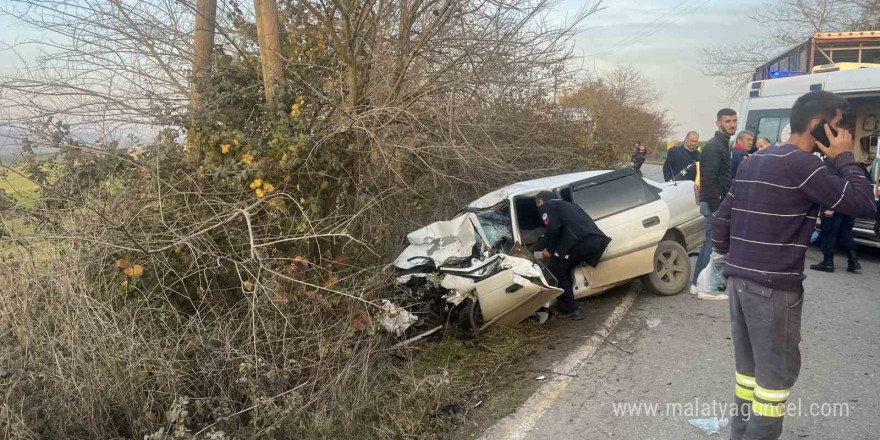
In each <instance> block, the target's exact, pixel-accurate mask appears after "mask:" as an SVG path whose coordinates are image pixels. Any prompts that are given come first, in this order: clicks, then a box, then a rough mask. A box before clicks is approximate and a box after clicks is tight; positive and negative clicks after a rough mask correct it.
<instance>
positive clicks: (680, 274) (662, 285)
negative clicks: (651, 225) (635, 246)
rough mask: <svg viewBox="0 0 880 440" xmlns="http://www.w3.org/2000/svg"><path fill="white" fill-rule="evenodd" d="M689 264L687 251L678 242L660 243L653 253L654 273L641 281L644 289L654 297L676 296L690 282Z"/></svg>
mask: <svg viewBox="0 0 880 440" xmlns="http://www.w3.org/2000/svg"><path fill="white" fill-rule="evenodd" d="M690 274H691V263H690V260H688V254H687V251H686V250H685V249H684V247H682V246H681V245H680V244H679V243H678V242H675V241H671V240H666V241H661V242H660V245H659V246H657V251H656V252H654V272H651V273H649V274H648V275H645V276H644V277H643V278H642V280H643V281H644V284H645V287H647V288H648V290H649V291H650V292H652V293H654V294H655V295H662V296H671V295H677V294H678V293H680V292H681V291H682V290H684V289H685V287H687V285H688V281H689V280H690Z"/></svg>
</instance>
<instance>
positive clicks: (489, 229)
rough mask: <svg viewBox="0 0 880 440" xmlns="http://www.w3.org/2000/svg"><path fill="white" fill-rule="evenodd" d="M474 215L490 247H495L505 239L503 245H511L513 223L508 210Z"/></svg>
mask: <svg viewBox="0 0 880 440" xmlns="http://www.w3.org/2000/svg"><path fill="white" fill-rule="evenodd" d="M476 215H477V219H478V220H479V221H480V226H482V227H483V232H485V233H486V239H488V240H489V245H490V246H495V245H496V244H498V243H499V242H501V241H502V240H504V239H506V240H505V243H508V244H509V243H513V223H512V222H511V220H510V210H509V209H504V210H501V211H483V212H478V213H476ZM504 247H506V246H504Z"/></svg>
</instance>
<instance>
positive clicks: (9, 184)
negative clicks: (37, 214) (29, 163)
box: [0, 171, 40, 208]
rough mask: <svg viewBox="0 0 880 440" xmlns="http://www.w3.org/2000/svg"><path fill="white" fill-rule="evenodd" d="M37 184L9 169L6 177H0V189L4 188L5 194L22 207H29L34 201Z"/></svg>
mask: <svg viewBox="0 0 880 440" xmlns="http://www.w3.org/2000/svg"><path fill="white" fill-rule="evenodd" d="M39 188H40V187H39V185H37V184H36V183H34V182H33V181H31V180H30V179H28V178H26V177H24V176H22V175H21V174H19V173H15V172H13V171H9V172H7V173H6V177H4V178H0V189H4V190H6V194H7V195H8V196H11V197H12V198H13V199H15V201H16V202H17V203H18V205H19V206H20V207H22V208H31V207H33V206H34V202H36V200H37V197H38V194H37V190H38V189H39Z"/></svg>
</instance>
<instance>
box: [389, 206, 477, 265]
mask: <svg viewBox="0 0 880 440" xmlns="http://www.w3.org/2000/svg"><path fill="white" fill-rule="evenodd" d="M406 239H407V241H408V242H409V246H407V248H406V249H405V250H404V251H403V252H402V253H401V254H400V255H399V256H398V257H397V260H395V261H394V265H395V266H397V268H399V269H403V270H407V269H412V268H413V267H416V266H424V265H426V264H431V265H433V266H434V268H438V267H440V266H443V265H444V264H446V263H447V262H449V261H451V260H454V259H466V258H468V257H470V256H471V255H472V253H473V249H474V245H475V244H476V243H477V236H476V232H475V230H474V225H473V223H471V220H470V218H468V216H467V215H461V216H458V217H456V218H454V219H452V220H447V221H442V222H436V223H431V224H430V225H428V226H425V227H424V228H422V229H419V230H416V231H413V232H410V233H409V234H408V235H407V236H406Z"/></svg>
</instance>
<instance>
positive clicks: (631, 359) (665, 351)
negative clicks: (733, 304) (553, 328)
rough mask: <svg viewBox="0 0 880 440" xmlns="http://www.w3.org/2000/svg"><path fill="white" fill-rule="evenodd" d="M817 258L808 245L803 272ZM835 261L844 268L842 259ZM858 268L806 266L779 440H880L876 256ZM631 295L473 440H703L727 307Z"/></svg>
mask: <svg viewBox="0 0 880 440" xmlns="http://www.w3.org/2000/svg"><path fill="white" fill-rule="evenodd" d="M645 168H646V169H645V170H644V171H645V176H646V177H649V178H650V177H652V176H656V175H658V174H659V167H656V166H646V167H645ZM820 256H821V254H820V253H819V252H818V250H817V249H810V251H809V254H808V258H807V264H808V265H809V264H812V263H815V262H818V261H819V260H820ZM837 264H838V265H839V266H844V267H845V259H844V257H843V256H842V255H838V258H837ZM862 265H863V267H864V271H863V273H862V274H860V275H853V274H849V273H846V272H845V271H838V273H836V274H824V273H817V272H812V271H809V269H808V270H807V275H808V278H807V281H806V284H805V288H806V296H805V302H804V309H803V310H804V315H803V328H802V339H803V340H802V342H801V345H800V347H801V353H802V357H803V366H802V369H801V374H800V378H799V380H798V382H797V384H796V385H795V387H794V389H793V392H792V395H791V400H790V402H792V403H795V404H799V405H798V408H799V409H797V410H796V411H799V412H800V414H796V415H793V416H789V417H786V419H785V430H784V434H783V437H782V438H785V439H798V438H808V439H853V440H860V439H880V393H878V390H880V380H878V374H880V368H878V361H880V325H878V323H880V289H878V285H880V252H878V251H876V250H873V249H862ZM641 290H642V289H640V288H639V287H638V283H634V284H632V285H631V287H630V288H629V289H619V290H617V291H614V292H612V293H610V294H609V295H608V298H605V299H603V301H616V302H617V303H618V304H619V306H618V307H617V309H616V311H612V312H609V316H612V315H614V314H615V313H617V314H618V315H620V316H619V319H617V318H615V319H610V318H609V319H607V320H606V323H610V325H606V326H605V327H607V328H608V330H609V333H604V334H603V335H602V336H603V338H602V340H603V341H604V342H600V343H598V344H595V338H592V339H587V340H586V342H585V343H584V347H585V349H584V350H582V351H584V354H583V355H582V356H580V357H578V358H577V359H576V361H577V362H574V363H572V362H570V360H569V361H566V360H563V361H560V362H558V368H559V369H565V368H567V367H566V365H573V367H571V368H569V369H565V370H564V371H563V372H561V373H559V374H558V375H556V376H553V377H550V378H549V380H550V381H555V383H547V385H546V386H544V387H543V389H544V392H543V394H540V395H537V396H536V398H533V399H530V401H529V402H528V403H526V405H524V406H523V407H521V408H520V409H519V410H518V411H517V412H516V413H515V414H513V415H511V416H509V417H508V419H511V420H505V421H502V423H500V424H498V425H495V426H494V427H492V428H489V429H488V430H487V431H485V432H484V433H483V438H525V439H534V440H538V439H547V438H552V439H554V440H567V439H590V440H598V439H639V440H648V439H657V440H660V439H663V440H667V439H676V440H687V439H702V438H706V434H705V433H703V432H701V431H700V430H699V429H698V428H696V427H694V426H691V425H689V424H688V420H689V419H696V418H706V417H713V416H718V417H723V416H724V415H725V411H724V410H725V405H729V404H730V403H731V402H732V400H733V391H734V383H735V382H734V365H733V347H732V343H731V341H730V320H729V315H728V304H727V302H705V301H700V300H697V299H695V298H694V297H692V296H690V295H688V294H680V295H678V296H674V297H657V296H652V295H649V294H646V293H640V291H641ZM597 299H598V298H597ZM612 317H613V316H612ZM585 337H586V336H585ZM552 342H553V341H548V343H552ZM590 344H594V345H595V347H592V346H589V345H590ZM588 346H589V347H588ZM569 357H571V356H569ZM566 362H568V364H566ZM539 391H540V390H539ZM536 394H538V393H536ZM624 405H629V406H624ZM654 409H656V413H655V414H646V413H647V412H649V411H654ZM639 411H640V413H638V414H637V413H636V412H639ZM834 413H837V414H834ZM529 414H531V415H532V416H531V417H528V415H529ZM504 422H507V424H506V426H504ZM712 437H713V438H728V437H729V429H723V430H722V431H721V435H720V436H718V435H713V436H712Z"/></svg>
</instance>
